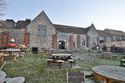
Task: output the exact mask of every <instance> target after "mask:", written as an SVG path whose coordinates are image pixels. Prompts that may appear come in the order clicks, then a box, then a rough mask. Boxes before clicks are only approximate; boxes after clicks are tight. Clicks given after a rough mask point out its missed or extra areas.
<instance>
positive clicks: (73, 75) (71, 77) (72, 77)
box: [67, 72, 86, 83]
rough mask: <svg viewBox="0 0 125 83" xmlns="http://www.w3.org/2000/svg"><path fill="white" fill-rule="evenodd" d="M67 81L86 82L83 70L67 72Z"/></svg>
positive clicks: (72, 82) (74, 82)
mask: <svg viewBox="0 0 125 83" xmlns="http://www.w3.org/2000/svg"><path fill="white" fill-rule="evenodd" d="M67 83H86V79H85V74H84V73H83V72H82V73H81V72H67Z"/></svg>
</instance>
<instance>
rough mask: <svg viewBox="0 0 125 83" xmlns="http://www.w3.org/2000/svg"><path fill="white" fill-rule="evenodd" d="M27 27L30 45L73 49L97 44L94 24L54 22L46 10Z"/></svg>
mask: <svg viewBox="0 0 125 83" xmlns="http://www.w3.org/2000/svg"><path fill="white" fill-rule="evenodd" d="M26 29H27V32H28V33H29V34H30V40H29V46H30V47H38V48H39V49H41V48H54V49H64V50H65V49H66V50H73V49H80V47H81V46H87V47H89V48H92V47H93V46H94V45H97V38H98V33H97V31H96V29H95V26H94V25H93V24H92V25H91V26H89V27H88V28H83V27H75V26H67V25H59V24H53V23H52V22H51V21H50V19H49V18H48V16H47V15H46V14H45V12H44V11H42V12H41V13H40V14H39V15H38V16H36V18H34V19H33V21H32V22H31V23H30V24H29V25H28V26H27V27H26Z"/></svg>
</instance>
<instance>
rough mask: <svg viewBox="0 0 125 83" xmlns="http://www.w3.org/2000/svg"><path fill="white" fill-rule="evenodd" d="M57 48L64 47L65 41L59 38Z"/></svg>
mask: <svg viewBox="0 0 125 83" xmlns="http://www.w3.org/2000/svg"><path fill="white" fill-rule="evenodd" d="M58 45H59V49H65V41H63V40H61V41H59V44H58Z"/></svg>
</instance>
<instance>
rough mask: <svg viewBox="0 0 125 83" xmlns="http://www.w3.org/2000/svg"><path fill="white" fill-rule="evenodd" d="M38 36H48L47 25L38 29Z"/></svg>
mask: <svg viewBox="0 0 125 83" xmlns="http://www.w3.org/2000/svg"><path fill="white" fill-rule="evenodd" d="M37 34H38V36H43V37H45V36H46V25H39V26H38V28H37Z"/></svg>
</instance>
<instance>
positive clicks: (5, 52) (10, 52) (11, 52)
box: [0, 49, 20, 62]
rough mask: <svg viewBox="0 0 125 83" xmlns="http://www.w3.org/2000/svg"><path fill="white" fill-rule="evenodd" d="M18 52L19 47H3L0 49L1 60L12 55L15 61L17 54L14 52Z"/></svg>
mask: <svg viewBox="0 0 125 83" xmlns="http://www.w3.org/2000/svg"><path fill="white" fill-rule="evenodd" d="M17 52H20V49H5V50H0V57H1V61H2V62H3V61H4V58H5V57H8V56H10V55H11V56H12V58H13V61H16V57H17V55H15V53H17Z"/></svg>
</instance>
